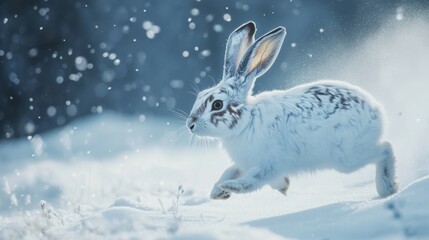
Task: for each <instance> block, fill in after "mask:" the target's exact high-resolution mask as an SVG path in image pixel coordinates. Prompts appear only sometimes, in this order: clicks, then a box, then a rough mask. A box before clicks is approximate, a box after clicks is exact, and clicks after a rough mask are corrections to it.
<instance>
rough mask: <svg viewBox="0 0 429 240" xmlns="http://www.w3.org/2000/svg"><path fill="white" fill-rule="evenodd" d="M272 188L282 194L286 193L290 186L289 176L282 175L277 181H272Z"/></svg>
mask: <svg viewBox="0 0 429 240" xmlns="http://www.w3.org/2000/svg"><path fill="white" fill-rule="evenodd" d="M270 186H271V188H272V189H275V190H277V191H279V192H280V193H281V194H283V195H286V192H287V190H288V189H289V186H290V180H289V178H288V177H282V178H280V179H278V180H277V181H275V182H272V183H270Z"/></svg>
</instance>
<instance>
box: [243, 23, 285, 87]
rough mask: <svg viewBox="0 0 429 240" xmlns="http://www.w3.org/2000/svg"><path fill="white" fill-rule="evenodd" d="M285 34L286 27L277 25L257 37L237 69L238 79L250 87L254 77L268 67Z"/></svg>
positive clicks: (274, 58)
mask: <svg viewBox="0 0 429 240" xmlns="http://www.w3.org/2000/svg"><path fill="white" fill-rule="evenodd" d="M285 36H286V29H285V28H284V27H278V28H276V29H274V30H272V31H271V32H269V33H267V34H265V35H264V36H262V37H260V38H258V40H256V41H255V42H254V43H253V44H252V45H251V46H250V47H249V49H248V50H247V51H246V53H245V54H244V56H243V58H242V60H241V62H240V65H239V67H238V69H237V76H238V77H239V79H240V81H244V82H242V83H246V85H248V86H249V88H252V86H253V81H254V79H255V78H257V77H259V76H261V75H262V74H264V73H265V72H266V71H268V69H270V67H271V65H272V64H273V63H274V61H275V60H276V58H277V55H278V54H279V51H280V49H281V47H282V44H283V40H284V38H285ZM242 83H241V84H242ZM248 90H250V89H248Z"/></svg>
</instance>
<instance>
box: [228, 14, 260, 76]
mask: <svg viewBox="0 0 429 240" xmlns="http://www.w3.org/2000/svg"><path fill="white" fill-rule="evenodd" d="M255 32H256V26H255V23H254V22H248V23H245V24H243V25H241V26H240V27H239V28H237V29H236V30H235V31H234V32H232V33H231V35H229V38H228V42H227V43H226V50H225V65H224V66H223V79H227V78H229V77H232V76H234V75H235V73H236V71H237V68H238V64H239V63H240V60H241V59H242V57H243V55H244V53H245V52H246V50H247V48H249V46H250V44H252V43H253V42H254V41H255Z"/></svg>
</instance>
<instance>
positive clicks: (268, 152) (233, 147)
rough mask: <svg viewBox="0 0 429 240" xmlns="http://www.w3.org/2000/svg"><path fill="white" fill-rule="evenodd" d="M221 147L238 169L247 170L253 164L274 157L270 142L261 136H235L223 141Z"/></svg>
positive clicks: (268, 160)
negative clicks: (235, 137) (249, 137)
mask: <svg viewBox="0 0 429 240" xmlns="http://www.w3.org/2000/svg"><path fill="white" fill-rule="evenodd" d="M222 143H223V147H224V148H225V150H226V152H227V153H228V155H229V156H230V158H231V161H232V162H234V163H235V164H236V165H237V166H238V167H239V168H240V169H242V170H247V169H249V168H251V167H253V166H256V165H261V164H264V163H267V162H270V161H272V160H274V158H276V154H275V151H274V148H273V146H272V143H270V141H267V140H266V139H265V140H263V139H261V138H257V137H254V138H253V139H246V138H237V139H229V140H226V141H223V142H222Z"/></svg>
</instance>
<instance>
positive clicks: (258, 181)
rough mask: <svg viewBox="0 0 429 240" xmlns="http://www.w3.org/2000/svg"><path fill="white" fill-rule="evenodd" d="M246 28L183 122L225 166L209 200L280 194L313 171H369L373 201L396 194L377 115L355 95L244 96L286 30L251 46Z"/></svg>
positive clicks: (322, 88)
mask: <svg viewBox="0 0 429 240" xmlns="http://www.w3.org/2000/svg"><path fill="white" fill-rule="evenodd" d="M255 31H256V27H255V24H254V23H253V22H248V23H246V24H244V25H242V26H240V27H239V28H237V29H236V30H235V31H234V32H232V34H231V35H230V36H229V38H228V42H227V45H226V53H225V65H224V69H223V78H222V80H221V81H220V82H219V84H217V85H216V86H214V87H212V88H209V89H206V90H204V91H202V92H200V93H199V94H198V96H197V99H196V101H195V104H194V106H193V108H192V110H191V113H190V115H189V118H188V119H187V121H186V124H187V126H188V127H189V129H190V131H191V132H192V133H193V134H195V135H198V136H208V137H216V138H219V139H220V140H221V142H222V145H223V147H224V148H225V149H226V151H227V153H228V154H229V156H230V157H231V159H232V161H233V165H232V166H231V167H229V168H228V169H226V170H225V172H224V173H223V174H222V176H221V177H220V179H219V181H218V182H217V183H216V184H215V185H214V188H213V190H212V193H211V198H213V199H226V198H229V196H230V195H231V193H247V192H252V191H255V190H257V189H259V188H261V187H262V186H264V185H266V184H269V185H270V186H271V187H272V188H273V189H277V190H278V191H280V192H281V193H283V194H285V193H286V190H287V188H288V186H289V176H291V175H293V174H297V173H300V172H314V171H317V170H319V169H335V170H337V171H339V172H343V173H348V172H352V171H355V170H357V169H359V168H361V167H363V166H365V165H367V164H370V163H375V164H376V177H375V179H376V188H377V191H378V193H379V195H380V196H381V197H385V196H388V195H391V194H393V193H395V192H396V191H397V185H396V183H395V166H394V164H395V158H394V155H393V152H392V147H391V145H390V143H389V142H387V141H382V140H381V135H382V131H383V120H382V112H381V110H380V106H379V105H378V103H377V102H376V101H375V100H374V99H373V98H372V97H371V96H370V95H369V94H368V93H366V92H365V91H363V90H362V89H360V88H358V87H355V86H352V85H350V84H347V83H343V82H339V81H318V82H314V83H310V84H305V85H300V86H297V87H294V88H292V89H289V90H281V91H279V90H277V91H269V92H262V93H260V94H257V95H255V96H254V95H252V88H253V85H254V82H255V79H256V78H258V77H260V76H261V75H262V74H264V73H265V72H266V71H267V70H268V69H269V68H270V67H271V65H272V64H273V62H274V61H275V59H276V57H277V55H278V53H279V51H280V48H281V46H282V43H283V40H284V38H285V36H286V30H285V28H283V27H278V28H276V29H274V30H272V31H271V32H269V33H267V34H265V35H263V36H262V37H260V38H259V39H257V40H256V41H255V40H254V34H255Z"/></svg>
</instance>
